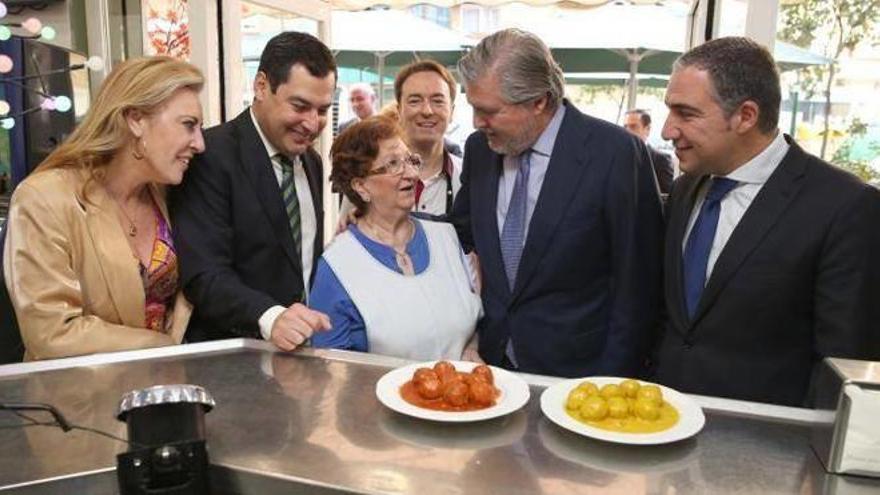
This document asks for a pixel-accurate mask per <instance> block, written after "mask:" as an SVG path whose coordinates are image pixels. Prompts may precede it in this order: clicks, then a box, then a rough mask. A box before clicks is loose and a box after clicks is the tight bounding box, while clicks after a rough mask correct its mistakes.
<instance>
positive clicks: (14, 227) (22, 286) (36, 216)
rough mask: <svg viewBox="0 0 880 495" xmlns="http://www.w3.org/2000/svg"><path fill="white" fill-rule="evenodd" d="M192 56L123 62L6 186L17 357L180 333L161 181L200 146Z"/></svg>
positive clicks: (106, 347)
mask: <svg viewBox="0 0 880 495" xmlns="http://www.w3.org/2000/svg"><path fill="white" fill-rule="evenodd" d="M202 84H203V77H202V74H201V72H199V70H198V69H197V68H195V67H194V66H192V65H190V64H188V63H186V62H181V61H178V60H174V59H171V58H167V57H151V58H143V59H135V60H131V61H128V62H125V63H123V64H121V65H119V66H118V67H117V68H116V69H115V70H114V71H113V72H112V73H111V74H110V75H109V77H108V78H107V80H106V81H105V82H104V84H103V86H102V87H101V91H100V93H99V94H98V97H97V98H96V99H95V101H94V104H93V106H92V108H91V109H90V110H89V112H88V114H87V115H86V117H85V118H84V119H83V121H82V123H81V124H80V125H79V126H78V127H77V129H76V130H75V131H74V132H73V134H71V136H70V138H69V139H68V140H66V141H65V142H64V143H63V144H62V145H60V146H59V147H58V148H57V149H56V150H55V151H54V152H53V153H52V154H50V155H49V157H48V158H46V160H45V161H44V162H43V163H42V164H40V166H39V167H38V168H37V170H36V171H35V172H34V173H33V174H31V175H30V176H29V177H28V178H27V179H26V180H24V181H23V182H22V183H21V184H20V185H19V186H18V188H16V190H15V193H14V194H13V196H12V202H11V205H10V210H9V221H8V226H7V228H8V233H7V239H6V245H5V255H4V266H3V270H4V273H5V276H6V284H7V287H8V289H9V295H10V298H11V300H12V305H13V307H14V308H15V313H16V317H17V319H18V324H19V327H20V329H21V336H22V340H23V341H24V345H25V360H36V359H50V358H59V357H65V356H74V355H82V354H92V353H97V352H110V351H120V350H129V349H140V348H147V347H159V346H166V345H172V344H179V343H180V342H181V340H182V338H183V333H184V331H185V330H186V325H187V322H188V321H189V316H190V313H191V306H190V305H189V304H188V303H187V301H186V300H185V299H184V298H183V296H182V294H181V292H180V291H179V290H178V289H177V286H178V283H177V280H178V274H177V273H178V270H177V259H176V254H175V253H176V250H175V248H174V246H173V241H172V239H171V236H170V225H169V221H168V212H167V209H166V206H165V194H164V186H166V185H169V184H179V183H180V181H181V180H182V178H183V173H184V172H185V171H186V168H187V166H188V164H189V160H190V158H192V157H193V155H195V154H197V153H201V152H202V151H203V150H204V141H203V139H202V132H201V124H202V110H201V106H200V104H199V100H198V93H199V91H200V90H201V88H202Z"/></svg>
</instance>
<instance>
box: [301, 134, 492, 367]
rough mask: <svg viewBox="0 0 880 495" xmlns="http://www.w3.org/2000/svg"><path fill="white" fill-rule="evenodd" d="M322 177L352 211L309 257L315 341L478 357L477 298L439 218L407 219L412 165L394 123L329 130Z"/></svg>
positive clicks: (392, 352)
mask: <svg viewBox="0 0 880 495" xmlns="http://www.w3.org/2000/svg"><path fill="white" fill-rule="evenodd" d="M330 158H331V160H332V162H333V170H332V172H331V174H330V180H331V181H332V182H333V185H334V186H335V187H336V188H337V189H338V190H341V191H342V192H343V193H344V194H345V196H346V197H347V198H348V199H349V201H351V202H352V204H353V205H354V207H355V209H356V210H355V214H356V216H357V217H358V221H357V222H356V223H352V224H350V225H349V226H348V227H347V230H346V231H345V232H343V233H342V234H340V235H338V236H337V237H336V238H335V239H334V240H333V242H332V243H331V244H330V246H329V247H328V248H327V250H326V251H325V252H324V255H323V256H322V257H321V259H320V260H318V265H317V268H316V273H315V283H314V286H313V287H312V293H311V300H310V304H311V307H312V308H314V309H316V310H318V311H320V312H323V313H326V314H328V315H329V316H330V321H331V326H332V328H331V330H330V331H328V332H325V333H319V334H315V335H314V336H313V337H312V344H313V345H314V346H316V347H333V348H340V349H350V350H356V351H363V352H372V353H377V354H383V355H388V356H397V357H402V358H407V359H415V360H432V359H470V360H478V359H479V357H478V356H479V355H478V353H477V349H476V345H477V342H476V339H475V338H474V336H475V334H474V329H475V328H476V324H477V318H478V317H479V316H480V311H481V305H480V296H479V294H478V293H477V292H476V291H477V290H478V289H477V288H476V285H477V284H476V283H475V282H474V281H473V277H472V276H471V274H470V273H469V269H468V264H467V262H466V261H465V257H464V254H463V253H462V251H461V248H460V246H459V244H458V238H457V237H456V234H455V230H454V229H453V227H452V226H451V225H449V224H448V223H440V222H432V221H427V220H418V219H414V218H412V217H411V216H410V211H411V210H412V207H413V204H414V203H415V195H416V184H417V183H418V180H419V170H420V169H421V168H422V162H421V160H420V159H419V158H418V156H417V155H414V154H413V153H411V151H410V149H409V148H408V147H407V145H406V144H405V143H404V140H403V135H402V133H401V131H400V129H399V127H398V126H397V123H396V122H394V121H391V120H389V119H386V118H380V117H374V118H371V119H367V120H365V121H363V122H359V123H357V124H354V125H353V126H351V127H350V128H348V129H347V130H346V131H345V132H343V133H342V134H340V135H339V137H338V138H337V139H336V141H335V142H334V143H333V148H332V149H331V151H330Z"/></svg>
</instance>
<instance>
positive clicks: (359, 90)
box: [337, 83, 376, 134]
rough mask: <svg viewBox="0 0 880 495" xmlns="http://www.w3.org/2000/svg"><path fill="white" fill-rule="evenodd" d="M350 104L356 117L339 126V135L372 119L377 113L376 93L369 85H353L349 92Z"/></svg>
mask: <svg viewBox="0 0 880 495" xmlns="http://www.w3.org/2000/svg"><path fill="white" fill-rule="evenodd" d="M348 102H349V103H350V104H351V111H352V112H354V117H352V118H351V119H350V120H347V121H345V122H343V123H341V124H339V130H338V131H337V133H339V134H341V133H342V131H344V130H346V129H347V128H348V126H350V125H352V124H354V123H356V122H360V121H362V120H365V119H368V118H370V117H372V116H373V115H374V114H375V113H376V93H375V92H374V91H373V87H372V86H370V85H369V84H367V83H356V84H352V85H351V88H349V90H348Z"/></svg>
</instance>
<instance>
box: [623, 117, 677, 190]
mask: <svg viewBox="0 0 880 495" xmlns="http://www.w3.org/2000/svg"><path fill="white" fill-rule="evenodd" d="M623 126H624V127H625V128H626V130H628V131H629V132H631V133H632V134H633V135H634V136H638V138H639V139H641V140H642V141H644V142H645V146H647V147H648V154H649V155H651V164H652V165H653V166H654V175H656V176H657V185H658V186H659V187H660V193H662V194H664V195H668V194H669V191H670V190H671V189H672V176H673V170H672V159H671V158H670V157H669V155H667V154H666V153H661V152H660V151H657V150H656V149H654V147H653V146H651V145H650V144H648V136H650V135H651V114H649V113H648V112H647V111H645V110H640V109H635V110H629V111H628V112H626V120H625V122H624V124H623Z"/></svg>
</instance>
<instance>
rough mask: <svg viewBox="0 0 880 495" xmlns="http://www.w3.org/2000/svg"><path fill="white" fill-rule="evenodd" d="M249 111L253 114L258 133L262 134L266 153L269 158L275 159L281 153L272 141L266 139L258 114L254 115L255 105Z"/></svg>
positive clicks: (261, 138)
mask: <svg viewBox="0 0 880 495" xmlns="http://www.w3.org/2000/svg"><path fill="white" fill-rule="evenodd" d="M248 112H249V113H250V114H251V120H252V121H253V122H254V127H256V128H257V134H259V135H260V141H262V142H263V146H264V147H265V148H266V153H267V154H268V155H269V159H271V160H274V159H275V156H276V155H278V154H280V152H279V151H278V149H277V148H276V147H275V146H272V143H270V142H269V140H268V139H266V135H265V134H263V129H260V123H259V122H258V121H257V117H256V115H254V107H251V108H249V109H248Z"/></svg>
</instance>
